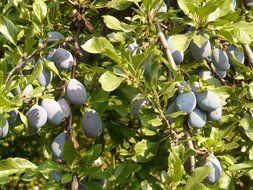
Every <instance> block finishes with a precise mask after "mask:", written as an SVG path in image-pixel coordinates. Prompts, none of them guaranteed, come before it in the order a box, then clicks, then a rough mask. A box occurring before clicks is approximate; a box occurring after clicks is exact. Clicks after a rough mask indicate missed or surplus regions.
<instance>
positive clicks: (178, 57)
mask: <svg viewBox="0 0 253 190" xmlns="http://www.w3.org/2000/svg"><path fill="white" fill-rule="evenodd" d="M167 44H168V46H169V50H170V52H171V54H172V56H173V59H174V61H175V63H176V64H180V63H182V62H183V60H184V52H180V51H178V50H176V49H175V45H174V41H173V36H170V37H169V38H168V39H167Z"/></svg>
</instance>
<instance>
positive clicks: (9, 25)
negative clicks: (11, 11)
mask: <svg viewBox="0 0 253 190" xmlns="http://www.w3.org/2000/svg"><path fill="white" fill-rule="evenodd" d="M0 32H1V33H2V35H3V36H4V37H5V38H6V39H7V40H8V41H10V42H11V43H13V44H14V45H16V41H17V33H18V29H17V27H16V26H15V25H14V24H13V22H12V21H11V20H9V19H8V18H6V17H4V16H2V18H1V24H0Z"/></svg>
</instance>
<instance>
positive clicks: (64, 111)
mask: <svg viewBox="0 0 253 190" xmlns="http://www.w3.org/2000/svg"><path fill="white" fill-rule="evenodd" d="M57 102H58V104H59V105H60V106H61V109H62V119H63V121H64V120H65V119H67V118H69V116H70V115H71V108H70V106H69V103H68V102H67V100H66V99H65V98H60V99H59V100H58V101H57Z"/></svg>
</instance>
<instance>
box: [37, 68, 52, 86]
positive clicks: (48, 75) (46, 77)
mask: <svg viewBox="0 0 253 190" xmlns="http://www.w3.org/2000/svg"><path fill="white" fill-rule="evenodd" d="M52 79H53V72H52V71H49V70H48V69H47V68H46V67H45V65H43V69H42V71H41V73H40V74H39V76H38V78H37V80H38V81H39V83H40V85H41V86H43V87H47V86H48V85H49V83H50V82H51V81H52Z"/></svg>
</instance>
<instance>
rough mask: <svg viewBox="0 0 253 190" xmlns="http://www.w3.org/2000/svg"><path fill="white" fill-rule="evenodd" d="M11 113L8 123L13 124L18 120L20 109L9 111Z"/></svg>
mask: <svg viewBox="0 0 253 190" xmlns="http://www.w3.org/2000/svg"><path fill="white" fill-rule="evenodd" d="M8 114H9V116H10V117H9V118H8V123H9V124H12V123H14V122H15V121H16V120H17V117H18V111H17V110H12V111H10V112H8Z"/></svg>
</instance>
